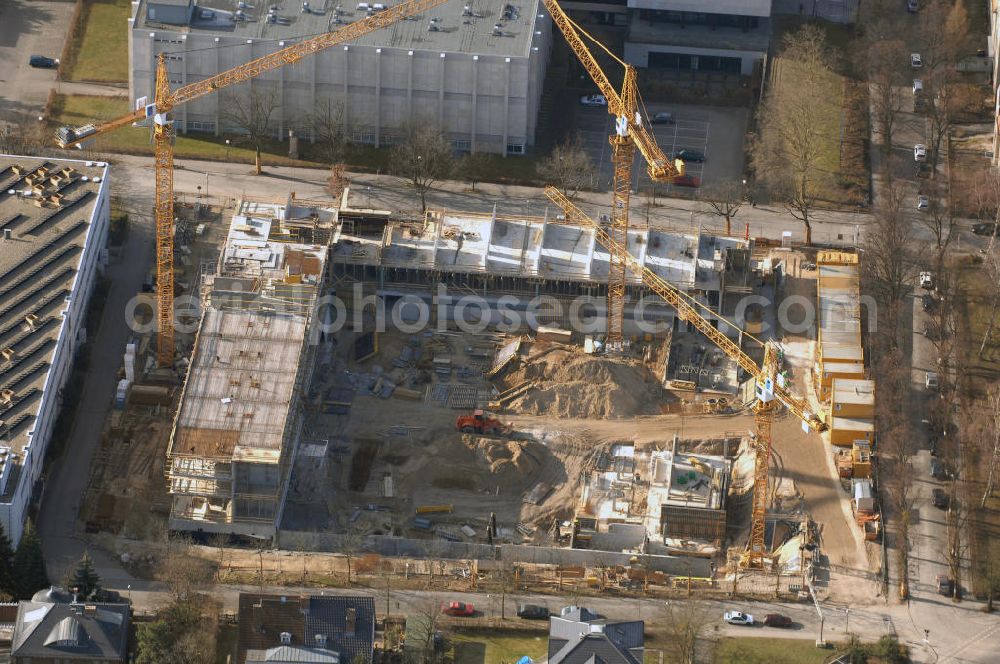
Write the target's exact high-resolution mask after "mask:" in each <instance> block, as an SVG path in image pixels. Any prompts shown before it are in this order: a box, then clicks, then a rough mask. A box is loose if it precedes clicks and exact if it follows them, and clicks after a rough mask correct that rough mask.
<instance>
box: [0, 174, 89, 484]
mask: <svg viewBox="0 0 1000 664" xmlns="http://www.w3.org/2000/svg"><path fill="white" fill-rule="evenodd" d="M107 172H108V166H107V164H105V163H104V162H88V161H78V160H74V159H46V158H40V157H18V156H13V155H0V352H2V353H3V354H2V355H0V395H2V396H0V421H2V422H4V424H5V426H6V427H7V439H8V440H7V442H6V443H5V444H4V447H7V448H9V449H10V453H8V454H7V455H6V456H3V457H2V459H0V472H2V468H3V466H6V465H7V464H11V465H10V471H9V472H11V473H12V474H11V475H9V476H8V480H7V492H6V493H7V494H9V493H10V492H11V491H12V490H13V488H15V487H16V486H17V482H16V476H15V475H16V473H18V472H19V469H20V462H21V461H23V458H24V450H25V448H26V447H27V446H28V444H29V443H30V438H29V436H28V433H29V432H30V431H32V430H33V428H34V424H35V419H36V417H37V416H38V411H39V409H40V408H41V405H42V400H43V395H44V392H45V388H46V385H47V382H48V378H49V369H50V367H51V364H52V360H53V355H54V353H55V350H56V343H57V341H58V339H59V336H60V334H62V325H63V317H62V313H63V311H65V310H66V308H67V307H68V301H69V299H70V298H72V297H73V292H74V290H75V288H76V278H77V275H78V274H79V273H80V271H81V269H82V266H81V264H80V262H81V260H82V258H83V253H84V251H83V250H84V246H85V245H86V243H87V242H88V240H89V238H90V227H91V220H92V217H93V215H94V211H95V206H96V204H97V202H98V200H100V197H99V193H100V190H101V187H102V186H104V185H103V182H104V179H105V178H106V177H107ZM7 231H9V232H10V235H11V237H10V239H6V235H5V234H6V232H7ZM93 255H95V256H96V254H93ZM29 321H30V322H29ZM8 355H9V357H8ZM12 455H16V458H15V456H12Z"/></svg>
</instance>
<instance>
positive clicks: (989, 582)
mask: <svg viewBox="0 0 1000 664" xmlns="http://www.w3.org/2000/svg"><path fill="white" fill-rule="evenodd" d="M977 576H978V577H979V584H980V586H981V588H982V591H983V592H984V593H986V612H987V613H993V599H994V597H996V595H997V594H1000V542H998V541H997V540H996V539H993V538H985V541H984V542H983V546H982V550H981V551H979V565H978V569H977Z"/></svg>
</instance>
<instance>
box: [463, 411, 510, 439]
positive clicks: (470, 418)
mask: <svg viewBox="0 0 1000 664" xmlns="http://www.w3.org/2000/svg"><path fill="white" fill-rule="evenodd" d="M455 428H456V429H458V430H459V431H461V432H462V433H478V434H482V435H485V436H506V435H509V434H510V433H511V432H512V431H513V429H512V428H511V426H510V425H509V424H504V423H503V422H501V421H500V420H498V419H497V418H495V417H493V416H492V415H490V414H489V413H487V412H486V411H484V410H482V409H476V410H474V411H472V413H471V414H469V415H459V417H458V419H456V420H455Z"/></svg>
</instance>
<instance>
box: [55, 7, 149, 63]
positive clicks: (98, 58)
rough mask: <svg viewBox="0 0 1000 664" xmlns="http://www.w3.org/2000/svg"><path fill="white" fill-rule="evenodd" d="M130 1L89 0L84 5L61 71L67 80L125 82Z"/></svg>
mask: <svg viewBox="0 0 1000 664" xmlns="http://www.w3.org/2000/svg"><path fill="white" fill-rule="evenodd" d="M131 8H132V4H131V2H130V0H90V1H89V2H85V3H84V5H83V15H82V16H81V17H80V21H81V23H82V25H81V27H80V30H79V32H78V33H77V42H76V44H74V45H73V46H72V47H71V48H70V53H69V62H68V63H65V64H64V65H63V72H64V75H65V77H66V79H67V80H69V81H101V82H105V83H110V82H114V83H117V82H124V81H128V57H129V56H128V17H129V12H130V11H131Z"/></svg>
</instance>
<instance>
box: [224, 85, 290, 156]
mask: <svg viewBox="0 0 1000 664" xmlns="http://www.w3.org/2000/svg"><path fill="white" fill-rule="evenodd" d="M220 103H221V104H222V108H223V109H224V110H223V111H222V114H221V115H222V117H223V119H224V120H225V121H226V122H227V123H228V124H230V125H232V126H234V127H236V128H237V129H238V130H239V131H240V132H242V133H243V135H244V137H245V140H246V142H247V143H249V144H250V145H252V146H253V149H254V173H255V174H256V175H260V174H261V173H263V172H264V169H263V166H262V164H261V156H260V153H261V151H262V150H263V148H264V144H265V143H266V142H267V139H268V138H269V137H270V135H271V129H272V120H273V118H274V114H275V112H276V111H277V110H278V108H279V107H280V106H281V99H280V97H278V94H277V93H276V92H268V91H263V90H258V89H252V88H247V89H246V91H245V92H242V93H241V92H232V93H229V94H226V95H224V96H223V98H222V100H221V102H220Z"/></svg>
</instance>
